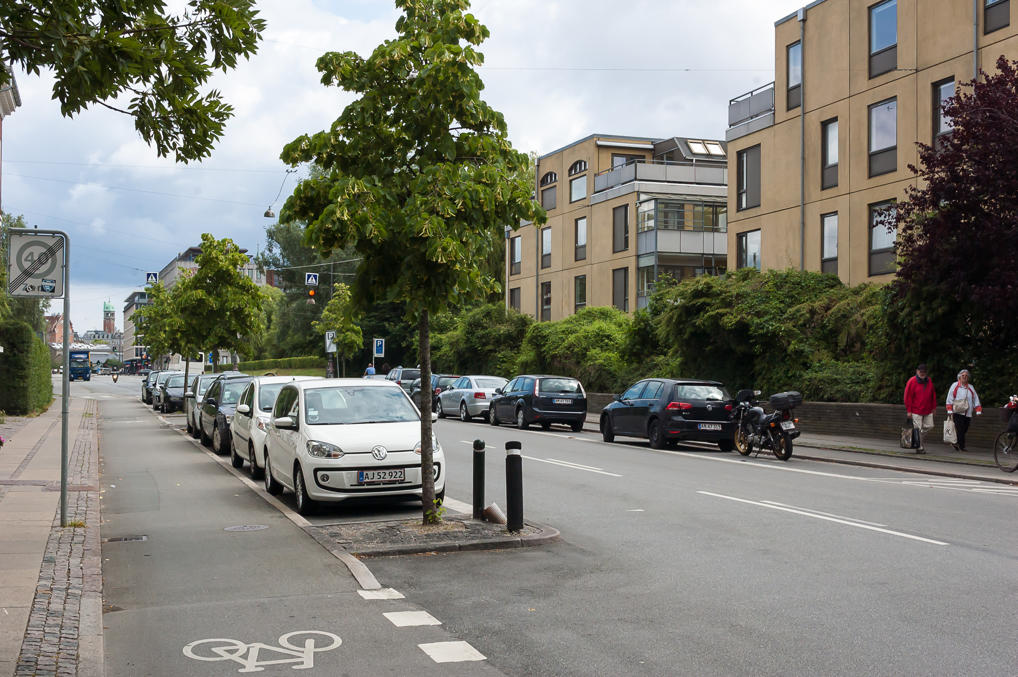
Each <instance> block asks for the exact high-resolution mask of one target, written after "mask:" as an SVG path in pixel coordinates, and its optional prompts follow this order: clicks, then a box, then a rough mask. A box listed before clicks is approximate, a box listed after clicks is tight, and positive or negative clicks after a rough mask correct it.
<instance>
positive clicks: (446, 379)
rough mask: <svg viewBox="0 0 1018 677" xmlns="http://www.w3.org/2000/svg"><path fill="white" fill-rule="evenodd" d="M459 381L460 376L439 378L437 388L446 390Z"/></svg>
mask: <svg viewBox="0 0 1018 677" xmlns="http://www.w3.org/2000/svg"><path fill="white" fill-rule="evenodd" d="M458 380H459V376H439V377H438V386H437V387H439V388H444V387H446V386H447V385H449V384H450V383H452V382H453V381H458Z"/></svg>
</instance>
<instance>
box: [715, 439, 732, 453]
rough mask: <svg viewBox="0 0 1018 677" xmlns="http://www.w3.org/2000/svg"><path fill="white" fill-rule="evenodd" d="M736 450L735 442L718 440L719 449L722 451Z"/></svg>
mask: <svg viewBox="0 0 1018 677" xmlns="http://www.w3.org/2000/svg"><path fill="white" fill-rule="evenodd" d="M734 448H735V442H733V441H732V440H718V449H720V450H721V451H731V450H732V449H734Z"/></svg>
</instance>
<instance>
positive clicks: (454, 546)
mask: <svg viewBox="0 0 1018 677" xmlns="http://www.w3.org/2000/svg"><path fill="white" fill-rule="evenodd" d="M525 524H526V525H527V526H529V527H534V528H537V529H540V530H541V533H538V534H533V535H532V536H512V535H506V536H503V537H497V538H485V539H480V540H475V541H466V542H463V543H441V544H439V545H433V546H429V545H422V544H415V545H384V546H378V547H373V548H365V549H363V550H352V551H351V554H353V555H355V556H357V557H390V556H394V555H420V554H423V553H431V552H435V553H437V552H469V551H472V550H501V549H510V548H529V547H534V546H537V545H546V544H548V543H554V542H555V541H558V540H559V537H560V534H559V530H558V529H555V528H554V527H549V526H545V525H543V524H536V523H534V522H526V523H525Z"/></svg>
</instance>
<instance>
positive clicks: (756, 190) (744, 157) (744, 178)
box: [735, 145, 760, 211]
mask: <svg viewBox="0 0 1018 677" xmlns="http://www.w3.org/2000/svg"><path fill="white" fill-rule="evenodd" d="M736 163H737V166H738V188H737V191H738V192H737V194H736V202H735V208H736V209H737V210H738V211H742V210H743V209H751V208H753V207H759V206H760V146H759V145H756V146H753V147H752V148H747V149H745V150H740V151H739V153H738V155H737V156H736Z"/></svg>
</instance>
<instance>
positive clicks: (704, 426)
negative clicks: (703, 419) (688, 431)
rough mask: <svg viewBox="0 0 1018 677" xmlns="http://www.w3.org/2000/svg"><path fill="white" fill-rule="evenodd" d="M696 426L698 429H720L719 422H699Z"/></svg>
mask: <svg viewBox="0 0 1018 677" xmlns="http://www.w3.org/2000/svg"><path fill="white" fill-rule="evenodd" d="M696 427H697V428H699V429H700V430H721V424H720V423H701V424H700V425H698V426H696Z"/></svg>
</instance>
